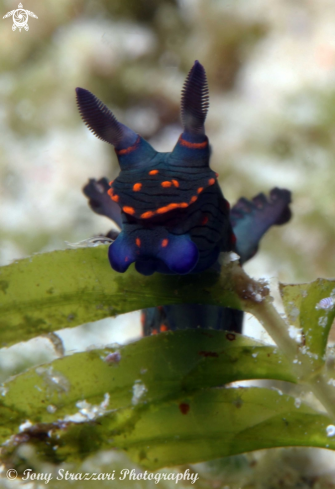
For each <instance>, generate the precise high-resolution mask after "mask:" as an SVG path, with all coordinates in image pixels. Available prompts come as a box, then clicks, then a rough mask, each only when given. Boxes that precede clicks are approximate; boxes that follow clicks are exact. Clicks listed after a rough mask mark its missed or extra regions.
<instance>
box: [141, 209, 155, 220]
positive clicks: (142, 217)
mask: <svg viewBox="0 0 335 489" xmlns="http://www.w3.org/2000/svg"><path fill="white" fill-rule="evenodd" d="M154 215H155V213H154V212H152V211H148V212H143V214H141V216H140V217H141V219H149V217H152V216H154Z"/></svg>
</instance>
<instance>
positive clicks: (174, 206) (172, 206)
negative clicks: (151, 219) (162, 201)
mask: <svg viewBox="0 0 335 489" xmlns="http://www.w3.org/2000/svg"><path fill="white" fill-rule="evenodd" d="M178 207H179V204H174V203H173V204H169V205H166V206H165V207H160V208H159V209H157V210H156V212H157V214H164V213H165V212H169V211H172V210H173V209H177V208H178Z"/></svg>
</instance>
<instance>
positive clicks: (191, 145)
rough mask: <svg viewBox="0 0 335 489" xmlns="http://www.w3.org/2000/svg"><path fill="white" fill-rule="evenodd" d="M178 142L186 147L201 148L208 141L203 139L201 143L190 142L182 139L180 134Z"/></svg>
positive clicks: (204, 146)
mask: <svg viewBox="0 0 335 489" xmlns="http://www.w3.org/2000/svg"><path fill="white" fill-rule="evenodd" d="M179 142H180V144H181V145H182V146H186V147H187V148H191V149H203V148H206V146H207V145H208V141H204V142H203V143H190V142H189V141H186V139H183V138H182V137H181V136H180V138H179Z"/></svg>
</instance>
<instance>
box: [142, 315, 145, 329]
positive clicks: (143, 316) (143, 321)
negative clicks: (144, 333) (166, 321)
mask: <svg viewBox="0 0 335 489" xmlns="http://www.w3.org/2000/svg"><path fill="white" fill-rule="evenodd" d="M141 325H142V327H143V326H144V325H145V312H141Z"/></svg>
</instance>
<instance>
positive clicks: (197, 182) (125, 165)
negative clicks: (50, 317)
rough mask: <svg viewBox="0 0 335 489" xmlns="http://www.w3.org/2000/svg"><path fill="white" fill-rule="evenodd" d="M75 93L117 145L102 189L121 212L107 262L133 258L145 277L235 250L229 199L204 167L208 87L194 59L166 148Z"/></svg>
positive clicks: (121, 265)
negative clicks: (115, 171)
mask: <svg viewBox="0 0 335 489" xmlns="http://www.w3.org/2000/svg"><path fill="white" fill-rule="evenodd" d="M76 91H77V101H78V106H79V110H80V113H81V115H82V118H83V120H84V122H85V123H86V125H87V126H88V127H89V128H90V129H91V130H92V131H93V132H94V134H95V135H96V136H97V137H99V138H100V139H102V140H104V141H106V142H108V143H110V144H112V145H113V146H114V147H115V152H116V154H117V157H118V160H119V163H120V168H121V171H120V174H119V176H118V177H117V178H116V179H115V180H114V181H113V182H111V183H110V189H109V190H108V194H109V196H110V198H111V199H112V201H113V202H115V203H117V205H118V206H119V207H120V209H121V216H122V231H121V233H120V234H119V236H118V237H117V238H116V240H115V241H114V243H112V244H111V245H110V248H109V253H108V256H109V260H110V263H111V266H112V268H113V269H114V270H116V271H118V272H121V273H123V272H125V271H126V270H127V268H128V267H129V265H130V264H131V263H133V262H135V267H136V269H137V271H138V272H140V273H142V274H144V275H151V274H152V273H154V272H156V271H157V272H161V273H167V274H169V273H170V274H171V273H172V274H187V273H197V272H202V271H204V270H206V269H208V268H210V267H212V266H213V265H214V264H215V263H216V262H217V259H218V256H219V253H220V252H221V251H230V250H232V249H234V243H235V236H234V234H233V231H232V227H231V223H230V219H229V204H228V202H227V201H226V200H225V198H224V196H223V194H222V192H221V189H220V187H219V185H218V183H217V175H216V173H214V172H213V171H212V170H211V169H210V167H209V155H210V153H209V144H208V138H207V136H206V135H205V128H204V123H205V118H206V115H207V111H208V106H209V102H208V88H207V80H206V73H205V70H204V68H203V66H202V65H201V64H200V63H199V62H198V61H196V62H195V63H194V65H193V67H192V69H191V70H190V72H189V74H188V76H187V78H186V81H185V84H184V88H183V92H182V100H181V119H182V123H183V132H182V134H181V135H180V137H179V139H178V141H177V143H176V146H175V147H174V149H173V151H172V152H171V153H159V152H157V151H155V149H154V148H153V147H152V146H151V145H150V144H149V143H148V142H147V141H145V140H144V139H143V138H142V137H141V136H139V135H138V134H136V133H135V132H133V131H132V130H131V129H129V128H128V127H126V126H124V125H123V124H121V123H120V122H118V121H117V120H116V118H115V117H114V115H113V114H112V112H111V111H110V110H109V109H108V108H107V107H106V106H105V105H104V104H103V103H102V102H100V101H99V100H98V99H97V98H96V97H95V96H94V95H93V94H91V93H90V92H89V91H87V90H85V89H83V88H77V90H76Z"/></svg>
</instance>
